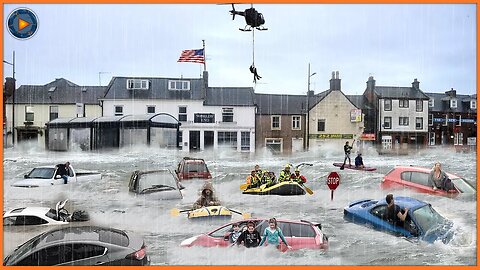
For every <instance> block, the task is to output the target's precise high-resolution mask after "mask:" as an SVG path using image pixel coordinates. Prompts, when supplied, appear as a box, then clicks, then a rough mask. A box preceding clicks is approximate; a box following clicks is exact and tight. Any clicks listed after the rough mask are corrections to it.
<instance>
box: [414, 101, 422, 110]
mask: <svg viewBox="0 0 480 270" xmlns="http://www.w3.org/2000/svg"><path fill="white" fill-rule="evenodd" d="M415 107H416V108H417V112H423V100H421V99H420V100H416V106H415Z"/></svg>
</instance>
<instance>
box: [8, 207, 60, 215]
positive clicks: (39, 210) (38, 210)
mask: <svg viewBox="0 0 480 270" xmlns="http://www.w3.org/2000/svg"><path fill="white" fill-rule="evenodd" d="M50 209H51V208H49V207H24V208H16V209H12V210H10V211H7V212H5V214H4V215H3V217H14V216H45V214H46V213H47V212H48V211H50Z"/></svg>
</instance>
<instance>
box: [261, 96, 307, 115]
mask: <svg viewBox="0 0 480 270" xmlns="http://www.w3.org/2000/svg"><path fill="white" fill-rule="evenodd" d="M255 103H256V104H257V107H258V110H257V114H261V115H262V114H263V115H272V114H279V115H296V114H304V113H305V107H306V103H307V96H306V95H303V96H302V95H281V94H280V95H279V94H255Z"/></svg>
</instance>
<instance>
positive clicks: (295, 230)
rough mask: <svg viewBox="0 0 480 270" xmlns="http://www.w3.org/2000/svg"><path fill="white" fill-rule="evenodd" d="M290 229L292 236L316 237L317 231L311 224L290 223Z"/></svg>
mask: <svg viewBox="0 0 480 270" xmlns="http://www.w3.org/2000/svg"><path fill="white" fill-rule="evenodd" d="M290 230H291V231H292V236H295V237H315V235H316V234H315V231H314V230H313V228H312V227H311V226H310V225H306V224H298V223H290Z"/></svg>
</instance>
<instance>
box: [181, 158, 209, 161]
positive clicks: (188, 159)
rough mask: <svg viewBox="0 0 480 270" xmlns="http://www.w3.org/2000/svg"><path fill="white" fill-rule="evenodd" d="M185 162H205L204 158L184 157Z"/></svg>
mask: <svg viewBox="0 0 480 270" xmlns="http://www.w3.org/2000/svg"><path fill="white" fill-rule="evenodd" d="M183 160H184V161H186V162H205V160H204V159H203V158H191V157H184V158H183Z"/></svg>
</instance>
